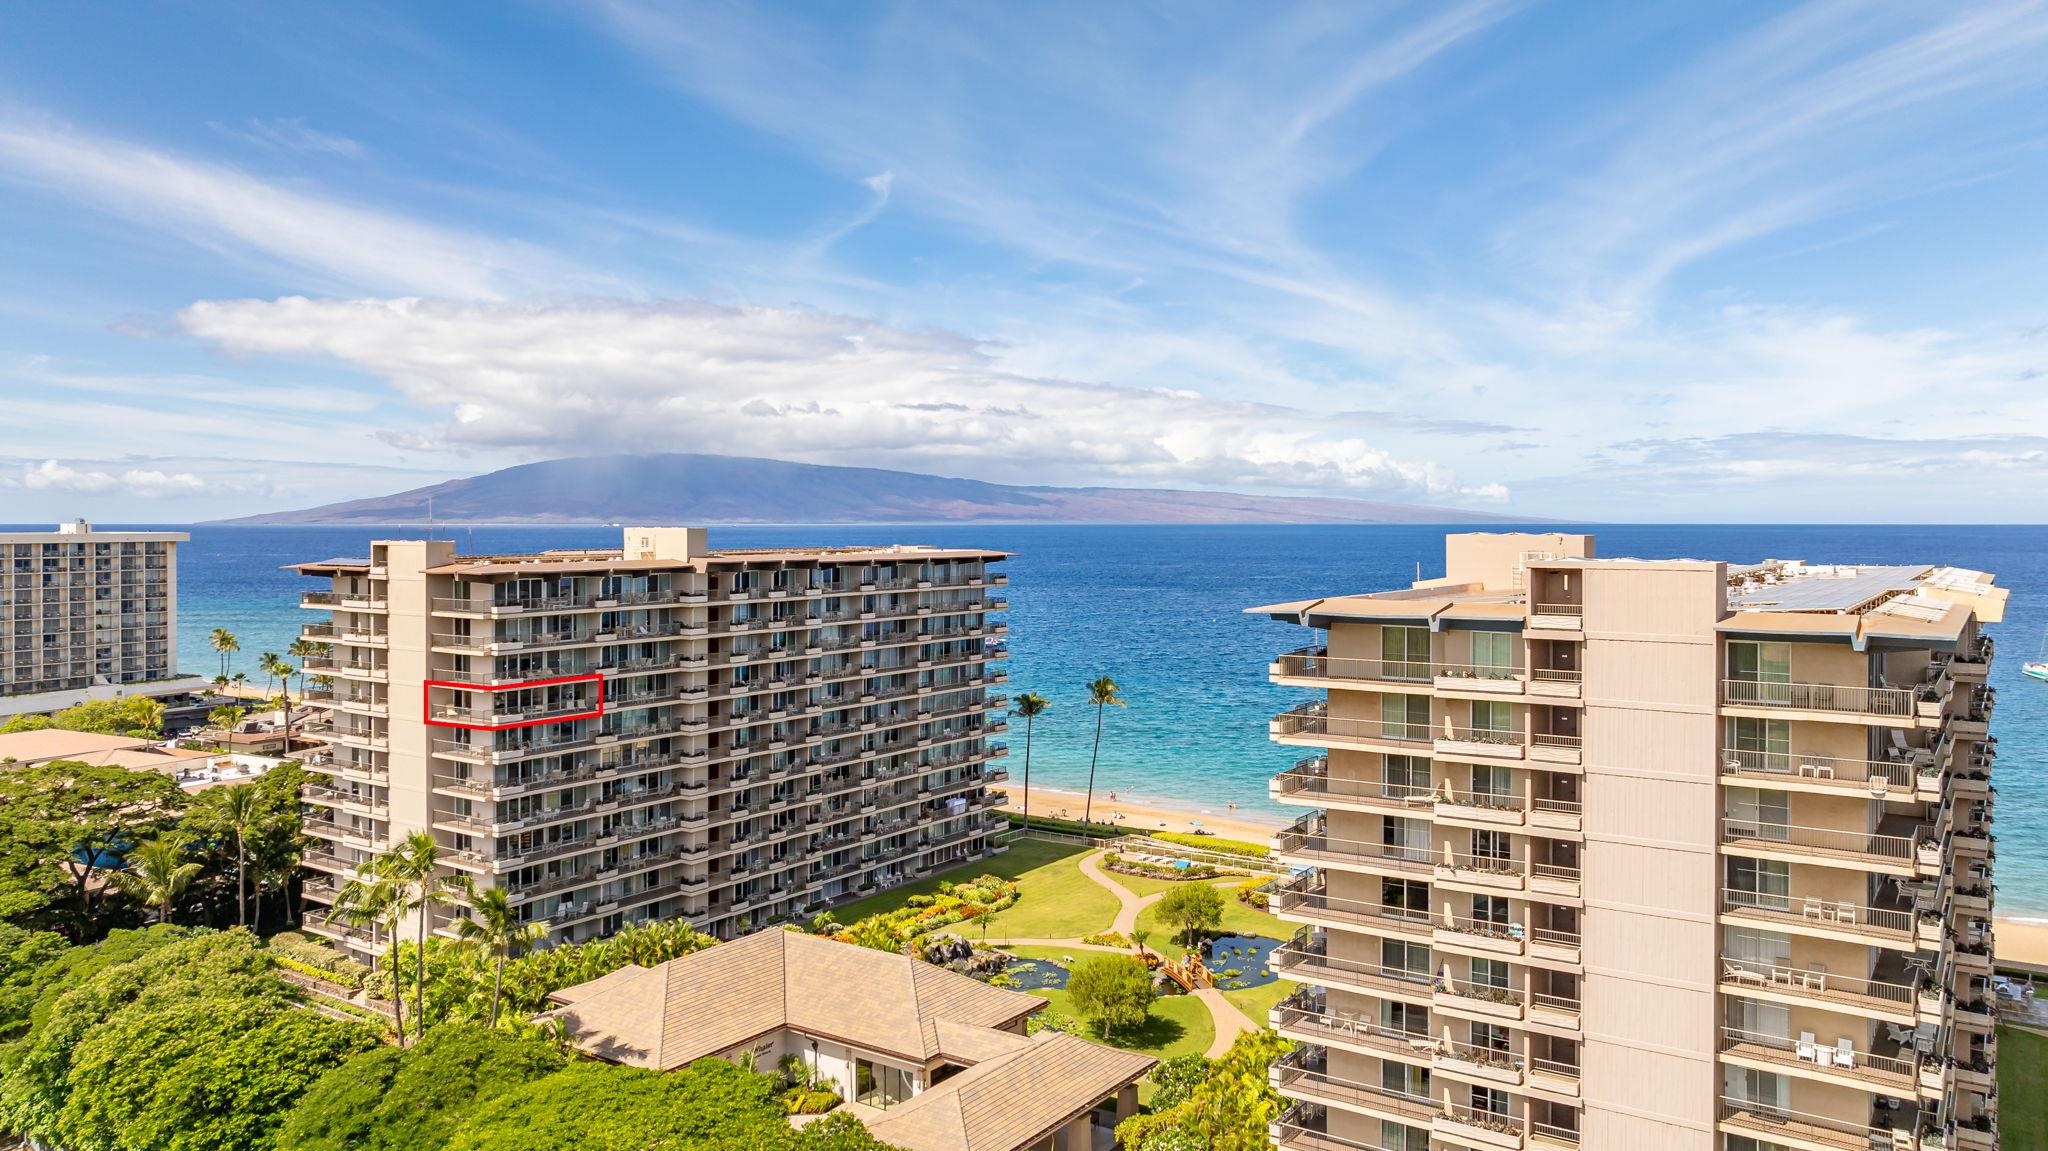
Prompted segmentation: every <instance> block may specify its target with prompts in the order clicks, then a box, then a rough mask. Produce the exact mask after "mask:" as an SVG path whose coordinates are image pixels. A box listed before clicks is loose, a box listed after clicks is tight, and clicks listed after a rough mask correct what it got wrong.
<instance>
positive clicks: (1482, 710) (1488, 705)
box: [1472, 700, 1515, 735]
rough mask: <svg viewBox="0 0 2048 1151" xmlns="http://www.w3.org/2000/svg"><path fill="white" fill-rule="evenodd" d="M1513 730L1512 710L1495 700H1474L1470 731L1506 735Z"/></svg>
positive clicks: (1513, 716) (1513, 718)
mask: <svg viewBox="0 0 2048 1151" xmlns="http://www.w3.org/2000/svg"><path fill="white" fill-rule="evenodd" d="M1514 729H1515V712H1514V709H1513V708H1511V707H1509V706H1508V705H1507V704H1505V703H1501V702H1499V701H1497V700H1474V701H1473V703H1472V730H1473V731H1475V732H1489V733H1494V734H1499V735H1507V734H1509V733H1510V732H1512V731H1514Z"/></svg>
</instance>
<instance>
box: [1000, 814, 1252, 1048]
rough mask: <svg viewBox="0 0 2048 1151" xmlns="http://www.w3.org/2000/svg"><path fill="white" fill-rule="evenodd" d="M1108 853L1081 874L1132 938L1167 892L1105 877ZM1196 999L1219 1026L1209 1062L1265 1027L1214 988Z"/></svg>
mask: <svg viewBox="0 0 2048 1151" xmlns="http://www.w3.org/2000/svg"><path fill="white" fill-rule="evenodd" d="M1106 854H1108V853H1107V852H1104V851H1093V852H1089V853H1088V854H1087V855H1084V856H1082V857H1081V859H1080V867H1081V874H1083V875H1085V876H1087V877H1088V878H1090V879H1092V880H1094V881H1095V882H1096V883H1099V884H1101V885H1102V886H1103V887H1104V888H1105V889H1107V890H1108V891H1109V893H1110V894H1111V895H1114V896H1116V902H1117V913H1116V919H1115V921H1114V922H1112V923H1111V924H1110V926H1109V930H1111V931H1115V932H1120V933H1122V934H1123V935H1126V936H1130V935H1133V934H1135V933H1136V932H1137V930H1138V916H1140V915H1142V914H1144V911H1145V909H1146V908H1147V907H1150V906H1152V905H1153V904H1154V903H1157V902H1159V900H1160V899H1161V898H1162V897H1164V896H1165V895H1166V892H1165V891H1155V892H1153V893H1152V894H1150V895H1139V894H1137V893H1136V892H1134V891H1132V890H1131V889H1130V888H1128V887H1125V886H1124V885H1123V884H1121V883H1118V882H1117V881H1116V880H1114V879H1111V878H1110V877H1109V876H1107V875H1105V874H1103V871H1102V868H1101V867H1099V866H1098V865H1097V864H1098V861H1100V860H1101V859H1102V857H1103V856H1104V855H1106ZM1211 882H1216V883H1230V884H1233V885H1234V884H1236V883H1239V882H1242V881H1241V880H1239V879H1237V878H1235V877H1229V878H1225V879H1222V880H1212V881H1211ZM1168 890H1171V889H1168ZM1002 942H1003V943H1004V944H1007V945H1009V946H1013V947H1059V948H1066V949H1070V950H1074V951H1097V952H1107V953H1110V954H1115V955H1128V954H1130V951H1129V949H1128V948H1123V947H1105V946H1103V945H1102V944H1099V943H1083V942H1081V941H1080V940H1078V939H1005V940H1003V941H1002ZM1194 996H1195V998H1197V999H1199V1000H1201V1001H1202V1005H1203V1006H1205V1007H1207V1008H1208V1009H1209V1018H1210V1020H1211V1022H1213V1023H1214V1024H1215V1026H1216V1038H1215V1039H1214V1040H1212V1041H1211V1042H1210V1043H1209V1050H1207V1051H1205V1052H1203V1054H1204V1055H1206V1056H1207V1057H1208V1058H1210V1059H1216V1058H1219V1057H1221V1056H1222V1055H1223V1054H1224V1053H1225V1052H1228V1051H1229V1050H1230V1045H1231V1044H1232V1043H1233V1042H1235V1041H1236V1040H1237V1037H1238V1036H1239V1035H1242V1034H1243V1033H1245V1032H1247V1031H1257V1030H1258V1029H1259V1028H1260V1027H1262V1026H1264V1025H1263V1024H1261V1023H1258V1022H1256V1021H1254V1020H1253V1019H1252V1017H1251V1016H1249V1015H1246V1014H1245V1013H1244V1012H1242V1011H1240V1010H1238V1007H1237V1004H1235V1003H1232V1002H1231V1001H1230V1000H1229V999H1228V998H1226V997H1225V996H1224V994H1223V993H1222V992H1221V991H1218V990H1217V989H1215V988H1214V987H1203V988H1198V989H1196V991H1195V992H1194Z"/></svg>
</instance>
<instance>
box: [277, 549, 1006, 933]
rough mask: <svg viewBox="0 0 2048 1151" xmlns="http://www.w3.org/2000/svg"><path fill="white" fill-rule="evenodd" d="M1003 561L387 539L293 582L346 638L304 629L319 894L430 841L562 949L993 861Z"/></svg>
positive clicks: (709, 924) (744, 922) (731, 926)
mask: <svg viewBox="0 0 2048 1151" xmlns="http://www.w3.org/2000/svg"><path fill="white" fill-rule="evenodd" d="M1004 558H1006V556H1005V554H1004V553H1002V552H993V551H982V550H977V549H944V548H931V547H907V546H896V547H847V548H787V549H781V548H762V549H750V550H739V551H714V550H711V549H709V548H708V547H707V546H706V535H705V531H704V529H702V528H628V529H626V530H625V538H624V546H623V547H622V548H620V549H617V550H605V551H551V552H543V553H540V554H536V555H474V556H465V555H458V554H456V551H455V545H454V544H453V543H450V542H447V541H442V540H388V541H378V542H375V543H372V544H371V545H370V554H369V555H368V556H367V557H365V558H361V559H337V560H327V561H323V562H319V563H308V564H301V565H299V568H298V570H299V571H301V572H303V573H304V574H306V575H309V576H315V577H319V578H322V579H325V580H327V581H329V586H328V587H327V588H325V589H322V590H319V591H316V592H310V593H308V594H307V595H306V596H305V599H304V606H306V607H309V608H315V609H318V610H320V611H324V612H331V613H332V622H330V623H324V624H319V625H315V626H312V627H308V628H307V629H306V632H305V634H306V636H307V638H309V639H313V640H317V641H319V642H322V643H326V644H330V645H332V649H331V654H330V655H329V656H327V657H326V658H316V659H314V660H311V661H309V663H308V667H309V669H310V670H311V671H313V673H314V674H316V675H320V676H323V677H325V678H326V680H327V681H328V682H329V683H331V686H329V687H323V688H321V689H320V691H319V692H317V693H316V695H315V699H314V701H313V702H314V703H315V704H316V705H319V706H325V707H328V708H330V709H331V714H330V716H329V718H328V719H326V720H325V721H323V722H316V723H314V724H311V725H309V728H308V732H309V734H311V735H314V736H315V737H317V738H321V739H325V740H327V741H329V749H328V750H327V751H325V752H322V753H319V754H317V755H316V756H315V757H314V758H313V762H312V763H311V766H312V767H313V768H314V769H315V770H317V771H319V772H322V773H324V774H325V775H326V776H327V777H328V779H329V782H328V783H326V784H324V785H322V786H319V787H314V788H311V789H309V790H308V792H307V794H306V800H307V802H308V803H309V804H312V805H313V806H314V807H315V808H316V809H317V813H316V814H314V815H312V816H309V817H308V819H307V821H306V830H307V832H308V834H310V835H312V836H313V837H314V838H316V839H318V840H319V841H320V846H319V847H318V848H317V849H316V850H314V851H312V852H309V853H308V854H307V857H306V864H307V866H308V867H309V868H311V869H312V870H313V871H315V872H317V873H319V874H317V875H315V876H313V877H312V878H310V879H309V880H308V882H307V884H306V888H305V890H306V894H307V897H308V899H309V900H310V901H312V902H314V903H331V902H332V900H333V898H334V896H335V895H336V893H337V891H338V889H339V886H340V885H341V884H342V883H345V882H346V881H347V879H348V878H349V877H350V876H351V875H352V874H353V873H354V872H355V870H356V868H357V866H358V864H360V863H361V862H363V861H364V860H365V859H367V858H369V857H370V856H372V855H374V854H375V853H377V852H379V851H382V850H385V849H387V848H389V847H390V846H392V845H393V844H395V843H397V842H399V841H401V840H403V839H404V838H405V837H406V836H408V835H410V834H411V833H414V832H419V831H425V832H428V833H430V834H432V835H433V836H434V838H435V840H436V841H437V842H438V843H439V845H440V848H441V853H440V854H441V859H442V861H443V862H444V864H445V865H446V866H447V867H448V868H450V869H452V870H454V871H457V872H461V873H464V874H466V875H467V876H469V878H471V879H472V880H473V881H474V882H475V883H477V884H478V885H479V886H497V887H502V888H504V889H505V890H506V891H507V892H508V893H509V894H510V896H511V898H512V901H513V903H514V904H515V905H516V906H517V907H518V909H519V912H520V915H521V916H522V917H523V918H527V919H531V920H545V921H546V922H547V923H548V924H549V925H550V927H551V928H552V938H553V939H556V940H577V939H587V938H590V937H593V936H597V935H603V934H607V933H609V932H611V931H614V930H616V929H618V928H619V927H620V926H621V925H623V924H626V923H631V922H634V921H638V920H646V919H671V918H680V919H687V920H689V921H691V922H692V923H694V924H695V925H696V926H697V927H699V928H700V929H702V930H706V931H709V932H712V933H714V934H717V935H720V936H725V937H730V936H733V935H737V934H740V933H742V932H745V931H747V930H749V929H750V928H752V927H755V926H759V925H761V924H764V923H768V922H771V921H773V920H777V919H780V918H783V917H785V916H790V915H794V914H800V913H804V912H807V911H808V910H810V909H813V908H817V907H820V906H822V905H825V904H829V903H831V902H833V901H834V900H838V899H841V898H844V897H847V896H850V895H853V894H855V893H858V892H863V891H868V890H874V889H879V888H881V887H887V886H890V885H893V884H897V883H901V882H905V881H907V880H910V879H913V878H915V877H918V876H922V875H924V874H925V873H927V872H929V871H931V870H932V869H934V868H939V867H946V866H952V865H955V864H958V863H962V862H966V861H968V860H972V859H975V858H977V857H979V856H981V855H983V854H985V853H988V852H990V851H992V850H996V848H995V847H994V845H993V844H992V841H991V832H992V831H993V829H994V823H993V821H994V820H995V819H996V818H998V817H997V816H996V815H995V814H994V812H993V811H992V809H993V808H996V807H998V806H1000V796H999V795H998V794H993V793H991V792H990V791H989V790H988V785H989V784H991V783H994V782H998V781H999V780H1000V779H1002V778H1003V776H1004V773H1003V772H1002V771H1001V770H1000V769H998V768H996V767H994V766H992V763H991V761H993V760H995V759H997V758H998V757H1000V756H1002V755H1003V754H1004V753H1005V750H1006V749H1005V748H1004V747H1003V745H1002V744H1001V743H998V742H991V740H990V737H991V736H995V735H999V734H1000V733H1002V732H1003V731H1005V730H1006V725H1005V723H1004V721H1003V719H1002V715H1001V713H1002V711H1003V709H1004V708H1005V707H1006V706H1007V700H1006V699H1005V697H1004V696H1002V695H1001V694H998V692H997V691H995V690H992V689H994V688H996V687H997V685H1000V684H1001V683H1002V682H1003V681H1004V680H1005V679H1006V678H1007V676H1006V674H1005V673H1004V672H1003V670H1002V668H1001V664H1000V663H999V662H998V661H1000V660H1002V659H1004V658H1005V655H1006V653H1005V651H1004V640H1003V639H1002V638H1001V637H1002V636H1003V635H1005V634H1006V633H1007V631H1008V627H1007V625H1005V624H1003V623H1001V622H1000V621H999V620H997V619H996V618H993V617H992V614H991V613H996V612H1001V611H1002V610H1003V609H1004V608H1005V606H1006V604H1005V602H1004V601H1003V600H1002V599H1000V598H998V597H997V595H996V592H995V589H997V588H999V587H1001V586H1002V585H1004V584H1005V583H1007V582H1008V579H1007V577H1005V576H1003V575H999V574H997V573H995V572H994V571H993V570H992V565H994V564H995V563H997V562H999V561H1001V560H1003V559H1004ZM443 914H445V913H443ZM307 918H308V923H309V926H310V928H311V929H312V930H314V931H318V932H320V933H322V934H324V935H327V936H329V937H330V938H334V939H337V940H341V941H344V942H346V943H348V944H350V945H351V946H352V947H356V948H358V949H371V948H375V947H376V946H378V940H377V939H376V938H375V936H374V935H373V934H372V933H371V932H370V931H368V930H365V929H363V928H361V927H359V926H355V925H350V924H346V923H342V922H339V921H337V920H332V919H329V918H327V917H324V916H323V915H321V914H320V913H318V912H315V913H314V914H311V915H309V916H308V917H307ZM441 926H442V927H443V929H445V924H443V925H441Z"/></svg>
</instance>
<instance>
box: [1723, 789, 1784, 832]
mask: <svg viewBox="0 0 2048 1151" xmlns="http://www.w3.org/2000/svg"><path fill="white" fill-rule="evenodd" d="M1726 794H1727V796H1728V819H1729V821H1730V822H1733V823H1737V824H1740V825H1742V832H1743V834H1745V835H1750V836H1754V837H1755V838H1758V839H1775V840H1779V841H1783V840H1786V839H1788V838H1790V833H1789V832H1787V831H1786V827H1787V826H1788V825H1789V824H1790V823H1791V822H1792V797H1791V796H1790V795H1787V794H1786V793H1784V792H1782V791H1763V790H1761V789H1758V788H1754V787H1730V788H1728V789H1726Z"/></svg>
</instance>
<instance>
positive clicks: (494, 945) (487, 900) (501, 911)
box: [455, 887, 548, 1027]
mask: <svg viewBox="0 0 2048 1151" xmlns="http://www.w3.org/2000/svg"><path fill="white" fill-rule="evenodd" d="M455 931H456V934H458V935H460V936H461V937H462V938H463V939H465V940H468V941H470V942H472V943H476V944H478V945H480V946H482V947H484V948H486V949H488V950H489V951H490V953H491V955H492V956H493V957H494V958H495V959H496V960H497V970H496V971H495V972H494V973H493V974H492V976H491V1023H490V1025H491V1026H492V1027H496V1026H497V1025H498V1004H499V1002H500V1001H501V1000H502V999H503V998H504V993H505V963H506V961H507V960H510V959H515V958H517V957H518V956H519V955H521V954H522V953H524V952H525V951H526V949H527V948H528V947H531V946H532V945H533V944H535V943H538V942H540V941H541V940H543V939H546V938H547V937H548V925H547V924H545V923H541V922H537V921H536V922H527V921H524V920H521V919H520V918H519V912H518V911H517V910H516V909H514V908H513V906H512V900H511V898H510V897H509V896H507V895H506V894H505V889H504V888H502V887H483V888H478V889H476V890H474V891H472V892H470V895H469V914H468V915H467V916H465V917H463V918H462V919H459V920H457V921H456V924H455Z"/></svg>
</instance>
